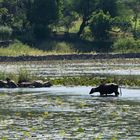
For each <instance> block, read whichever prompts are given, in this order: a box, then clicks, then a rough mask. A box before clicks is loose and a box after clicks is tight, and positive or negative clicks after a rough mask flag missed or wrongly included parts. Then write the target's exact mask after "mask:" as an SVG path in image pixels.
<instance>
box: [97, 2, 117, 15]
mask: <svg viewBox="0 0 140 140" xmlns="http://www.w3.org/2000/svg"><path fill="white" fill-rule="evenodd" d="M97 9H99V10H102V11H103V12H104V13H105V14H107V13H109V14H110V15H111V17H115V16H117V15H118V7H117V0H98V3H97Z"/></svg>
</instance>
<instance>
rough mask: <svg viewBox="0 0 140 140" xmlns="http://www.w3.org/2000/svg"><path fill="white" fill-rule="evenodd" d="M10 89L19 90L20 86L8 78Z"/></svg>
mask: <svg viewBox="0 0 140 140" xmlns="http://www.w3.org/2000/svg"><path fill="white" fill-rule="evenodd" d="M6 81H7V86H8V88H17V87H18V85H17V84H16V83H15V82H14V81H13V80H11V79H10V78H6Z"/></svg>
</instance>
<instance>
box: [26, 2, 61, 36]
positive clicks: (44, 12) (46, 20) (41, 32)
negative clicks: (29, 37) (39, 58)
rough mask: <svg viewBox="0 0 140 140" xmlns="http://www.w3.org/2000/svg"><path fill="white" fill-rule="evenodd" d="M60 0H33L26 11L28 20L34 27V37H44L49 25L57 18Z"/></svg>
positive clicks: (47, 32) (46, 34)
mask: <svg viewBox="0 0 140 140" xmlns="http://www.w3.org/2000/svg"><path fill="white" fill-rule="evenodd" d="M58 10H60V0H58V1H57V0H53V1H52V0H41V1H40V0H35V1H34V2H33V3H32V6H31V9H30V11H28V20H29V21H30V24H31V26H32V27H33V29H34V34H35V37H36V39H45V38H46V37H47V36H48V34H49V25H50V24H52V23H53V22H55V21H56V20H57V19H58V18H59V15H60V14H58V13H59V11H58Z"/></svg>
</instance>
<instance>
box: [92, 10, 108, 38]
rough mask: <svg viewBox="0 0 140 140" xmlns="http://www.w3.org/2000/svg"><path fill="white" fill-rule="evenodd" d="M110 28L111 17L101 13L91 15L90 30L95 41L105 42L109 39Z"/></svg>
mask: <svg viewBox="0 0 140 140" xmlns="http://www.w3.org/2000/svg"><path fill="white" fill-rule="evenodd" d="M110 28H111V16H110V15H109V14H104V12H103V11H100V12H99V13H97V14H95V15H93V18H92V21H91V24H90V29H91V32H92V35H93V37H94V38H95V39H96V40H106V39H108V37H109V34H108V33H109V32H108V31H109V30H110Z"/></svg>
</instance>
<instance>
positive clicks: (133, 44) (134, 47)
mask: <svg viewBox="0 0 140 140" xmlns="http://www.w3.org/2000/svg"><path fill="white" fill-rule="evenodd" d="M113 50H114V51H117V52H122V53H128V52H134V53H137V52H140V41H139V40H135V39H134V38H132V37H131V38H130V37H128V38H120V39H118V40H117V41H116V42H114V44H113Z"/></svg>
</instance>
